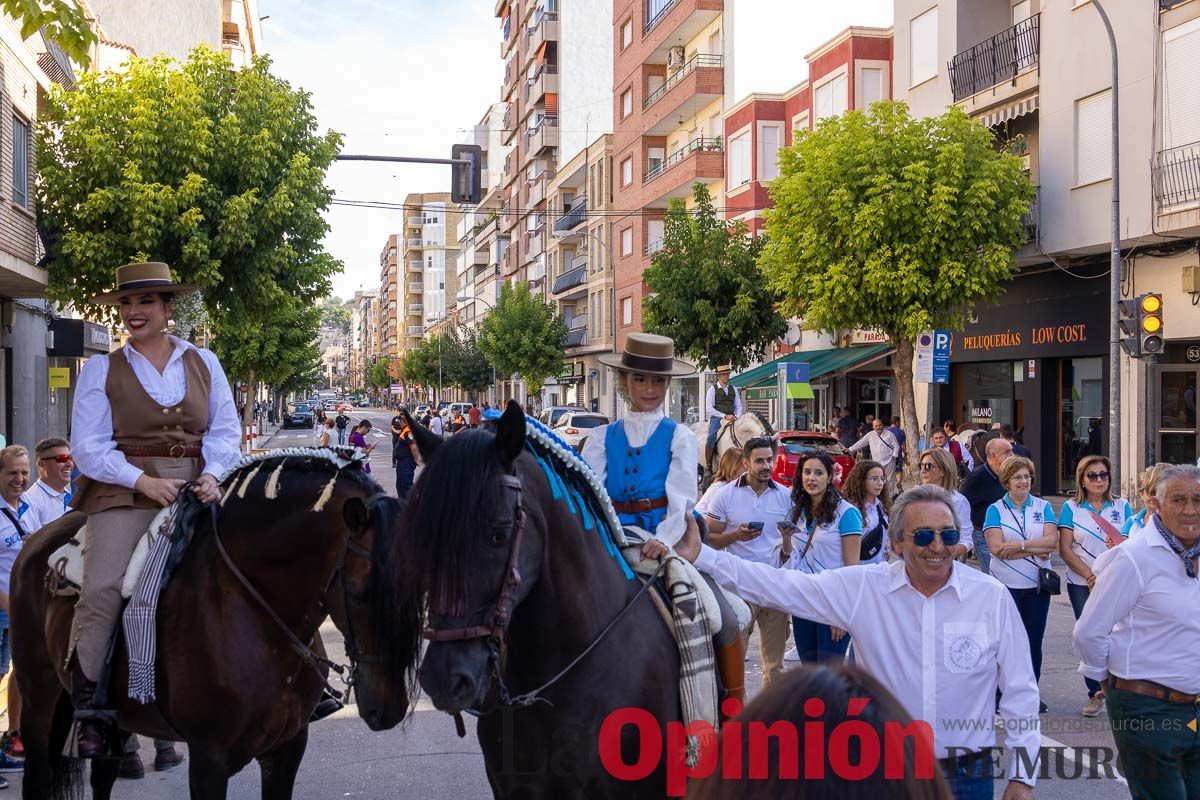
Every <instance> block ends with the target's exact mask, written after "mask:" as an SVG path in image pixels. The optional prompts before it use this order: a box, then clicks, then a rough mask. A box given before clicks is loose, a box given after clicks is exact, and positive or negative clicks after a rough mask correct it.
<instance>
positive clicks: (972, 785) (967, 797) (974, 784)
mask: <svg viewBox="0 0 1200 800" xmlns="http://www.w3.org/2000/svg"><path fill="white" fill-rule="evenodd" d="M942 771H943V772H944V773H945V775H946V783H947V784H948V785H949V786H950V794H952V795H954V800H992V789H993V784H994V783H995V775H994V774H993V772H992V759H991V756H990V754H989V753H986V752H985V753H982V754H980V755H979V757H978V758H976V759H973V760H972V759H970V758H967V759H964V760H961V761H958V762H957V763H955V764H954V765H953V766H951V765H948V764H947V763H946V762H942Z"/></svg>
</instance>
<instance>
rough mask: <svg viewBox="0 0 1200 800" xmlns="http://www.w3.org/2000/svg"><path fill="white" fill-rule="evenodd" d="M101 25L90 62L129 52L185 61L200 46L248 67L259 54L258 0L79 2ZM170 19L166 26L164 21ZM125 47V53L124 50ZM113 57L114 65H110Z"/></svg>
mask: <svg viewBox="0 0 1200 800" xmlns="http://www.w3.org/2000/svg"><path fill="white" fill-rule="evenodd" d="M78 2H79V5H80V7H81V8H83V9H84V11H85V13H87V15H88V17H89V18H90V19H92V20H94V21H95V24H96V25H98V27H99V29H100V37H99V39H98V41H97V42H96V45H95V50H94V53H93V62H94V63H97V62H98V63H99V68H100V69H109V68H112V67H116V66H119V65H120V63H121V62H123V61H124V60H125V59H126V58H127V57H128V53H129V52H133V53H136V54H138V55H140V56H142V57H143V58H149V57H150V56H155V55H160V54H161V55H167V56H170V57H171V58H174V59H176V60H177V61H185V60H187V56H188V53H189V52H191V50H192V48H194V47H195V46H196V45H198V44H206V45H208V46H209V47H210V48H212V49H213V50H216V51H218V52H224V53H226V54H228V55H229V57H230V59H231V60H232V61H233V63H234V65H235V66H247V65H249V64H250V62H251V61H252V60H253V58H254V55H255V54H257V53H259V52H262V23H261V14H260V13H259V6H258V0H200V1H199V2H198V1H197V0H78ZM166 20H169V22H170V24H163V23H164V21H166ZM122 51H125V54H122ZM114 60H115V63H113V62H114Z"/></svg>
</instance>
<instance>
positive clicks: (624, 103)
mask: <svg viewBox="0 0 1200 800" xmlns="http://www.w3.org/2000/svg"><path fill="white" fill-rule="evenodd" d="M632 113H633V89H626V90H625V91H623V92H621V118H622V119H624V118H625V117H628V116H629V115H630V114H632Z"/></svg>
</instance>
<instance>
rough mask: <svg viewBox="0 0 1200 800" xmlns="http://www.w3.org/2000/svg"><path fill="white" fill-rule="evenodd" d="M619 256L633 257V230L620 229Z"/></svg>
mask: <svg viewBox="0 0 1200 800" xmlns="http://www.w3.org/2000/svg"><path fill="white" fill-rule="evenodd" d="M621 255H623V256H630V255H633V228H622V229H621Z"/></svg>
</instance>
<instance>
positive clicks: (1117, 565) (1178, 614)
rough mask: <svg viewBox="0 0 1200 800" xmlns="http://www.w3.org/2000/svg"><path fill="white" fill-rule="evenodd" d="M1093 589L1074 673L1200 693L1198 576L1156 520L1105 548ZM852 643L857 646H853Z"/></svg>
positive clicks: (1078, 628)
mask: <svg viewBox="0 0 1200 800" xmlns="http://www.w3.org/2000/svg"><path fill="white" fill-rule="evenodd" d="M1093 569H1094V571H1095V573H1096V585H1095V586H1094V587H1092V594H1091V596H1090V597H1089V598H1088V601H1087V605H1085V606H1084V607H1083V614H1082V615H1081V616H1080V617H1079V621H1078V622H1076V623H1075V650H1076V652H1078V653H1079V659H1080V660H1079V671H1080V672H1082V673H1083V674H1084V675H1086V676H1087V677H1089V678H1092V679H1094V680H1097V681H1102V680H1104V679H1105V678H1107V677H1108V676H1109V675H1116V676H1117V677H1119V678H1125V679H1127V680H1141V681H1154V682H1155V683H1160V684H1162V685H1163V686H1169V687H1170V688H1172V689H1174V690H1175V691H1177V692H1185V693H1187V694H1200V670H1197V669H1196V659H1195V657H1194V656H1195V654H1196V653H1200V614H1197V613H1196V609H1197V608H1200V579H1197V578H1189V577H1188V576H1187V571H1186V570H1185V569H1184V566H1183V559H1182V558H1180V557H1179V556H1178V555H1177V554H1176V553H1175V551H1174V550H1172V549H1171V547H1170V545H1168V544H1167V543H1166V542H1165V541H1164V540H1163V538H1162V535H1161V534H1160V533H1159V532H1158V529H1157V528H1156V527H1155V525H1154V522H1153V519H1151V520H1150V521H1149V523H1148V524H1147V526H1146V529H1145V530H1144V531H1143V532H1142V533H1141V535H1139V536H1137V537H1136V538H1131V539H1130V540H1129V541H1127V542H1125V543H1123V544H1122V545H1121V546H1120V547H1114V548H1112V549H1111V550H1106V551H1105V552H1104V553H1102V554H1101V555H1100V556H1099V557H1098V558H1097V559H1096V563H1095V565H1094V567H1093ZM856 646H857V644H856Z"/></svg>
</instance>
